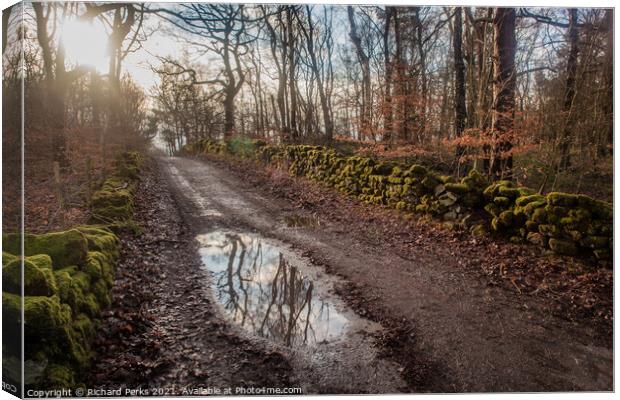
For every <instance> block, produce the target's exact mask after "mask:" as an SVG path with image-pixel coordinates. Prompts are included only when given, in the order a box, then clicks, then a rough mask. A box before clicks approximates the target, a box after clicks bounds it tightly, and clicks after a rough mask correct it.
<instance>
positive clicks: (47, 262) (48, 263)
mask: <svg viewBox="0 0 620 400" xmlns="http://www.w3.org/2000/svg"><path fill="white" fill-rule="evenodd" d="M26 259H27V260H28V261H30V262H31V263H33V264H34V265H36V266H37V267H39V268H44V269H53V262H52V257H50V256H48V255H47V254H35V255H33V256H29V257H26Z"/></svg>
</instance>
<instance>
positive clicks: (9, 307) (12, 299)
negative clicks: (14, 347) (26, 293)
mask: <svg viewBox="0 0 620 400" xmlns="http://www.w3.org/2000/svg"><path fill="white" fill-rule="evenodd" d="M21 310H22V300H21V296H19V295H16V294H12V293H7V292H5V291H3V292H2V321H3V325H4V327H8V326H9V325H10V326H19V324H20V321H21V319H22V311H21ZM20 335H21V333H20Z"/></svg>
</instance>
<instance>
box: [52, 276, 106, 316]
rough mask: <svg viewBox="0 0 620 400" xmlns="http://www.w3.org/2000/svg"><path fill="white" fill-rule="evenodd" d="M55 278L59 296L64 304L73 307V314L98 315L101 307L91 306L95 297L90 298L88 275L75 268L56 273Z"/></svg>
mask: <svg viewBox="0 0 620 400" xmlns="http://www.w3.org/2000/svg"><path fill="white" fill-rule="evenodd" d="M54 276H55V278H56V283H57V284H58V296H59V297H60V300H61V301H62V302H63V303H66V304H68V305H69V306H70V307H71V309H72V310H73V314H78V313H88V314H89V315H92V316H96V315H98V313H99V307H98V306H97V305H93V304H91V302H92V299H93V298H94V297H93V298H89V297H88V290H89V289H90V279H89V277H88V275H87V274H86V273H84V272H82V271H78V270H77V269H76V268H75V267H73V268H65V269H62V270H59V271H56V272H55V273H54ZM95 302H96V299H95Z"/></svg>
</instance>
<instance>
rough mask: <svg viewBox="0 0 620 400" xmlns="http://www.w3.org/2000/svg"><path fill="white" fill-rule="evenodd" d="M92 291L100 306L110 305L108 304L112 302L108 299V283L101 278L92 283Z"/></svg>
mask: <svg viewBox="0 0 620 400" xmlns="http://www.w3.org/2000/svg"><path fill="white" fill-rule="evenodd" d="M92 292H93V294H94V295H95V297H96V298H97V302H98V303H99V304H100V305H101V307H102V308H107V307H110V304H111V303H112V301H111V299H110V291H109V289H108V285H107V284H106V282H105V281H104V280H103V279H100V280H98V281H96V282H95V283H93V284H92Z"/></svg>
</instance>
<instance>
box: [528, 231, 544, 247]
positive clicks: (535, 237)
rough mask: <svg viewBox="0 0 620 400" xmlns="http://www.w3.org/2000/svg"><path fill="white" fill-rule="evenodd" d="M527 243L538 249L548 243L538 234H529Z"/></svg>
mask: <svg viewBox="0 0 620 400" xmlns="http://www.w3.org/2000/svg"><path fill="white" fill-rule="evenodd" d="M527 241H528V242H530V243H532V244H535V245H537V246H540V247H546V246H547V242H548V240H547V238H546V237H545V236H543V235H541V234H540V233H538V232H529V233H528V234H527Z"/></svg>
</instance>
